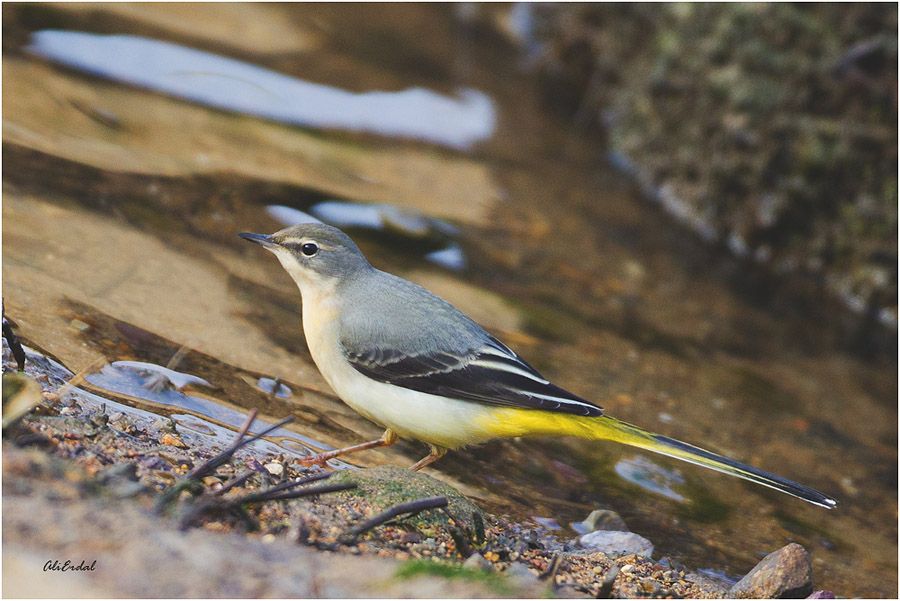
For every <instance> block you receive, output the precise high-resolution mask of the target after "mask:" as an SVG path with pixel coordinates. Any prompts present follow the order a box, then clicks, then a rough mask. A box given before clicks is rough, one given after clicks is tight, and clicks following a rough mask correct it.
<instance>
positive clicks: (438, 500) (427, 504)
mask: <svg viewBox="0 0 900 601" xmlns="http://www.w3.org/2000/svg"><path fill="white" fill-rule="evenodd" d="M446 506H447V497H427V498H424V499H418V500H416V501H410V502H408V503H400V504H399V505H394V506H393V507H391V508H389V509H387V510H386V511H383V512H382V513H379V514H378V515H376V516H375V517H373V518H371V519H368V520H366V521H365V522H363V523H362V524H359V525H358V526H355V527H353V528H351V529H350V531H349V532H348V533H347V534H348V535H349V536H351V537H353V538H356V537H357V536H359V535H360V534H362V533H364V532H368V531H369V530H371V529H372V528H375V527H377V526H381V525H382V524H385V523H387V522H389V521H391V520H393V519H394V518H396V517H399V516H401V515H405V514H410V517H412V516H414V515H416V514H419V513H421V512H423V511H425V510H427V509H438V508H440V507H446Z"/></svg>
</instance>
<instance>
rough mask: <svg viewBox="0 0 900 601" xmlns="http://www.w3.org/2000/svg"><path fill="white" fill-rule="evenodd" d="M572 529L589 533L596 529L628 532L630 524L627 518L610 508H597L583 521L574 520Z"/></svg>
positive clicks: (580, 532)
mask: <svg viewBox="0 0 900 601" xmlns="http://www.w3.org/2000/svg"><path fill="white" fill-rule="evenodd" d="M572 529H573V530H575V532H577V533H578V534H588V533H589V532H594V531H595V530H615V531H617V532H628V525H627V524H625V520H623V519H622V517H621V516H620V515H619V514H618V513H616V512H615V511H612V510H610V509H595V510H594V511H592V512H591V513H590V514H589V515H588V516H587V517H586V518H585V519H584V521H583V522H574V523H573V524H572Z"/></svg>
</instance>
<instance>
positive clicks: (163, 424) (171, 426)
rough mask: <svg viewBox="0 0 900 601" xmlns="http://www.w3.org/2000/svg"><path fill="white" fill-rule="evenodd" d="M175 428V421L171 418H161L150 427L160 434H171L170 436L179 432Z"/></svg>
mask: <svg viewBox="0 0 900 601" xmlns="http://www.w3.org/2000/svg"><path fill="white" fill-rule="evenodd" d="M175 426H176V424H175V420H173V419H172V418H171V417H160V418H158V419H156V420H155V421H154V422H153V423H152V424H151V425H150V427H151V428H154V429H156V430H159V431H160V432H169V433H170V434H175V433H176V432H177V431H178V430H177V429H176V428H175Z"/></svg>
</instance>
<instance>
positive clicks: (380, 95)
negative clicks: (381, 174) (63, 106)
mask: <svg viewBox="0 0 900 601" xmlns="http://www.w3.org/2000/svg"><path fill="white" fill-rule="evenodd" d="M27 50H28V51H29V52H31V53H33V54H35V55H38V56H42V57H44V58H47V59H50V60H52V61H54V62H58V63H61V64H64V65H66V66H69V67H72V68H75V69H79V70H82V71H85V72H87V73H90V74H91V75H96V76H99V77H105V78H107V79H112V80H114V81H119V82H123V83H127V84H132V85H136V86H139V87H142V88H147V89H150V90H154V91H158V92H163V93H166V94H171V95H173V96H177V97H179V98H184V99H187V100H191V101H194V102H198V103H201V104H204V105H207V106H211V107H215V108H219V109H226V110H230V111H236V112H239V113H245V114H248V115H254V116H257V117H263V118H266V119H272V120H274V121H280V122H283V123H290V124H293V125H302V126H306V127H317V128H326V129H340V130H349V131H357V132H365V133H373V134H379V135H383V136H392V137H401V138H413V139H417V140H424V141H426V142H432V143H435V144H440V145H443V146H449V147H452V148H458V149H466V148H469V147H470V146H472V145H473V144H476V143H478V142H481V141H483V140H486V139H488V138H490V136H491V134H492V133H493V131H494V126H495V120H496V116H495V109H494V104H493V102H492V101H491V99H490V98H489V97H488V96H487V95H485V94H484V93H482V92H479V91H477V90H472V89H464V90H462V91H460V92H459V94H458V97H457V98H449V97H447V96H443V95H441V94H437V93H436V92H432V91H431V90H426V89H423V88H409V89H406V90H402V91H399V92H381V91H373V92H364V93H360V94H356V93H353V92H348V91H346V90H342V89H340V88H335V87H332V86H326V85H322V84H316V83H312V82H308V81H303V80H301V79H297V78H295V77H290V76H288V75H283V74H281V73H276V72H275V71H270V70H268V69H264V68H262V67H258V66H256V65H253V64H250V63H246V62H243V61H238V60H234V59H231V58H226V57H224V56H220V55H217V54H212V53H209V52H203V51H200V50H195V49H193V48H187V47H184V46H180V45H178V44H172V43H169V42H162V41H159V40H154V39H150V38H144V37H139V36H133V35H97V34H93V33H84V32H79V31H58V30H43V31H38V32H35V33H34V34H33V35H32V38H31V44H30V45H29V46H28V48H27Z"/></svg>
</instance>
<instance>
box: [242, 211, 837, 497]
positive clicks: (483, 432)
mask: <svg viewBox="0 0 900 601" xmlns="http://www.w3.org/2000/svg"><path fill="white" fill-rule="evenodd" d="M240 236H241V237H242V238H244V239H246V240H250V241H251V242H255V243H257V244H259V245H260V246H262V247H263V248H265V249H266V250H268V251H271V252H272V253H274V254H275V256H276V257H277V258H278V260H279V261H280V262H281V265H282V267H284V269H285V270H287V272H288V274H290V276H291V278H292V279H293V280H294V282H295V283H296V284H297V287H298V288H300V295H301V296H302V300H303V303H302V316H303V330H304V332H305V334H306V342H307V344H308V345H309V351H310V353H311V354H312V358H313V360H314V361H315V363H316V366H318V368H319V371H321V372H322V375H323V376H324V377H325V380H326V381H327V382H328V384H329V385H330V386H331V387H332V388H333V389H334V391H335V392H336V393H337V395H338V396H339V397H340V398H341V399H342V400H343V401H344V402H345V403H347V404H348V405H349V406H350V407H351V408H353V409H354V410H355V411H357V412H358V413H360V414H361V415H363V416H364V417H366V418H368V419H369V420H371V421H373V422H375V423H377V424H379V425H381V426H383V427H384V428H386V429H385V432H384V435H382V437H381V438H379V439H378V440H373V441H370V442H365V443H362V444H358V445H354V446H351V447H347V448H344V449H337V450H334V451H328V452H325V453H321V454H319V455H316V456H315V457H314V458H312V459H311V460H307V463H310V464H312V463H319V464H324V462H325V461H327V460H329V459H331V458H333V457H337V456H339V455H345V454H347V453H353V452H355V451H362V450H364V449H371V448H374V447H382V446H388V445H391V444H393V443H394V442H396V441H397V439H398V438H405V439H412V440H419V441H422V442H425V443H427V444H428V445H429V446H430V447H431V453H429V454H428V455H427V456H426V457H424V458H423V459H422V460H421V461H419V462H417V463H416V464H415V465H413V466H412V468H411V469H413V470H418V469H421V468H423V467H425V466H426V465H429V464H431V463H433V462H434V461H436V460H438V459H440V458H441V457H443V456H444V454H446V453H447V451H448V450H449V449H458V448H460V447H463V446H466V445H471V444H476V443H480V442H484V441H487V440H490V439H493V438H506V437H517V436H528V435H565V436H577V437H581V438H586V439H591V440H612V441H615V442H620V443H623V444H626V445H631V446H635V447H638V448H641V449H645V450H648V451H652V452H654V453H660V454H662V455H666V456H669V457H674V458H676V459H681V460H682V461H687V462H688V463H693V464H695V465H700V466H703V467H706V468H709V469H712V470H716V471H719V472H723V473H725V474H730V475H732V476H737V477H738V478H743V479H744V480H749V481H751V482H755V483H757V484H761V485H763V486H768V487H769V488H774V489H775V490H779V491H781V492H784V493H787V494H789V495H793V496H795V497H799V498H801V499H803V500H804V501H808V502H810V503H813V504H815V505H819V506H821V507H827V508H833V507H835V506H836V505H837V502H836V501H835V500H834V499H832V498H831V497H829V496H827V495H825V494H822V493H821V492H819V491H817V490H813V489H812V488H809V487H807V486H804V485H802V484H798V483H797V482H792V481H791V480H788V479H786V478H782V477H780V476H776V475H774V474H770V473H768V472H765V471H763V470H760V469H757V468H755V467H752V466H749V465H744V464H743V463H740V462H738V461H735V460H733V459H729V458H727V457H723V456H721V455H717V454H715V453H711V452H709V451H705V450H703V449H701V448H698V447H695V446H693V445H689V444H687V443H684V442H680V441H678V440H675V439H672V438H669V437H667V436H662V435H659V434H653V433H650V432H646V431H644V430H641V429H640V428H638V427H636V426H632V425H631V424H627V423H625V422H622V421H619V420H617V419H615V418H613V417H610V416H608V415H605V414H604V413H603V409H602V408H601V407H599V406H598V405H596V404H594V403H592V402H590V401H586V400H584V399H582V398H580V397H578V396H577V395H574V394H572V393H571V392H568V391H566V390H563V389H562V388H560V387H559V386H556V385H555V384H553V383H551V382H550V381H548V380H547V379H546V378H544V377H543V376H541V374H540V373H538V372H537V370H535V369H534V368H533V367H531V366H530V365H529V364H528V363H526V362H525V360H524V359H522V358H521V357H520V356H519V355H517V354H516V353H515V352H513V351H512V350H511V349H510V348H509V347H508V346H506V345H505V344H503V343H502V342H500V341H499V340H497V339H496V338H494V337H493V336H491V335H490V334H488V333H487V332H486V331H485V330H484V329H483V328H482V327H481V326H479V325H478V324H477V323H475V322H474V321H472V320H471V319H470V318H468V317H467V316H466V315H464V314H463V313H462V312H460V311H459V310H457V309H456V308H455V307H453V306H452V305H450V303H448V302H446V301H444V300H442V299H440V298H438V297H436V296H434V295H433V294H431V293H430V292H428V291H427V290H425V289H424V288H422V287H421V286H418V285H416V284H413V283H412V282H409V281H407V280H404V279H402V278H400V277H397V276H395V275H391V274H389V273H385V272H383V271H380V270H378V269H376V268H375V267H373V266H372V265H370V264H369V261H368V260H366V257H365V256H364V255H363V254H362V252H361V251H360V250H359V248H358V247H357V246H356V244H355V243H354V242H353V240H351V239H350V238H349V237H348V236H347V235H346V234H344V233H343V232H342V231H340V230H339V229H337V228H334V227H331V226H329V225H325V224H322V223H303V224H300V225H295V226H293V227H289V228H286V229H283V230H281V231H278V232H276V233H274V234H272V235H264V234H248V233H242V234H240Z"/></svg>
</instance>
